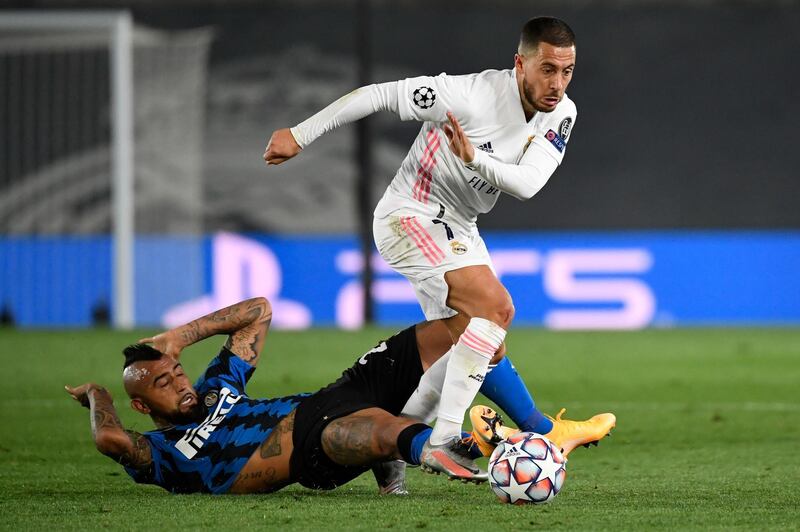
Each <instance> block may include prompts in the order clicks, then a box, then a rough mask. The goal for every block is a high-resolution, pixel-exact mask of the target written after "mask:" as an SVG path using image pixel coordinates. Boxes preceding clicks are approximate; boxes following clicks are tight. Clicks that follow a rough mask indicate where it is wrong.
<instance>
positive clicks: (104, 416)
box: [89, 388, 152, 468]
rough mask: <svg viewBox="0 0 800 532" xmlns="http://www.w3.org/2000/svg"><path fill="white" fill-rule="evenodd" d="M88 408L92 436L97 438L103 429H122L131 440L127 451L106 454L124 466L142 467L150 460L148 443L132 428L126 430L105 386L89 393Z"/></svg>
mask: <svg viewBox="0 0 800 532" xmlns="http://www.w3.org/2000/svg"><path fill="white" fill-rule="evenodd" d="M89 408H90V410H91V414H92V418H91V420H92V436H94V437H95V438H97V436H98V433H99V432H100V431H103V430H115V431H123V432H124V433H125V434H126V435H127V436H128V439H129V440H130V442H131V445H130V447H127V449H128V450H127V451H125V452H122V453H121V454H116V452H114V453H111V452H108V453H106V454H108V456H111V457H112V458H114V459H115V460H116V461H117V462H119V463H120V464H122V465H123V466H125V467H133V468H142V467H144V466H146V465H148V464H150V462H151V461H152V456H151V454H150V444H149V443H148V441H147V438H145V437H144V436H143V435H141V434H139V433H138V432H135V431H132V430H126V429H125V428H124V427H123V426H122V422H121V421H120V419H119V416H118V415H117V411H116V409H115V408H114V403H113V401H112V400H111V394H109V393H108V391H107V390H106V389H105V388H96V389H94V391H93V392H91V393H90V395H89Z"/></svg>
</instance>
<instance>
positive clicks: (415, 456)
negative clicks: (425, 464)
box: [406, 428, 433, 465]
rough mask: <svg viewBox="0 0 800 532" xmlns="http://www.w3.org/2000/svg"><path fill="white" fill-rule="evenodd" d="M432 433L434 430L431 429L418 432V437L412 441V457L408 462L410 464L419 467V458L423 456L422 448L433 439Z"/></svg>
mask: <svg viewBox="0 0 800 532" xmlns="http://www.w3.org/2000/svg"><path fill="white" fill-rule="evenodd" d="M431 432H433V429H431V428H427V429H424V430H422V431H421V432H418V433H417V435H416V436H414V437H413V438H412V439H411V455H410V456H409V459H410V460H406V461H407V462H408V463H409V464H413V465H419V457H420V455H421V454H422V446H423V445H425V442H426V441H428V438H430V437H431Z"/></svg>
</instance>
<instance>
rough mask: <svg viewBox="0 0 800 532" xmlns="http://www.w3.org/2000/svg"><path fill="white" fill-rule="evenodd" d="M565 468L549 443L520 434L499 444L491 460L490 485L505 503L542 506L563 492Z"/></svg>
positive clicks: (555, 449)
mask: <svg viewBox="0 0 800 532" xmlns="http://www.w3.org/2000/svg"><path fill="white" fill-rule="evenodd" d="M566 466H567V460H566V459H565V458H564V456H563V455H562V454H561V451H560V450H559V449H558V448H557V447H556V446H555V445H553V444H552V443H551V442H550V440H548V439H547V438H545V437H544V436H542V435H541V434H536V433H535V432H518V433H517V434H514V435H513V436H511V437H510V438H508V439H507V440H504V441H502V442H500V443H499V444H498V445H497V447H496V448H495V450H494V452H493V453H492V456H491V457H490V458H489V485H490V486H491V487H492V491H494V493H495V495H497V497H498V498H499V499H500V500H501V501H503V502H505V503H509V504H528V503H532V504H541V503H545V502H549V501H550V500H551V499H552V498H553V497H555V496H556V495H558V492H559V491H561V488H562V487H563V486H564V479H565V478H566V476H567V470H566Z"/></svg>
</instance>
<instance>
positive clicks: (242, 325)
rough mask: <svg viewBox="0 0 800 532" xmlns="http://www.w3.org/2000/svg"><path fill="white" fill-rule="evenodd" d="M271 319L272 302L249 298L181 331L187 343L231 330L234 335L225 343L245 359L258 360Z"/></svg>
mask: <svg viewBox="0 0 800 532" xmlns="http://www.w3.org/2000/svg"><path fill="white" fill-rule="evenodd" d="M271 320H272V312H271V309H270V307H269V304H268V303H266V302H265V301H264V300H263V299H261V298H255V299H248V300H247V301H242V302H240V303H237V304H235V305H231V306H230V307H226V308H224V309H220V310H218V311H216V312H212V313H211V314H209V315H208V316H203V317H202V318H198V319H196V320H194V321H192V322H191V323H188V324H186V325H185V326H184V327H183V328H182V330H181V331H180V334H181V339H182V340H183V341H184V343H185V344H186V345H191V344H194V343H196V342H199V341H200V340H203V339H205V338H208V337H209V336H213V335H215V334H224V333H228V334H230V335H231V336H230V337H229V338H228V340H227V341H226V342H225V347H227V348H228V349H230V350H231V351H233V352H234V353H236V354H237V355H238V356H240V357H241V358H242V359H243V360H244V361H245V362H248V363H251V364H255V363H256V361H257V360H258V355H259V350H260V349H259V342H260V341H261V339H262V337H263V333H264V331H265V329H268V328H269V324H270V321H271ZM265 324H266V327H265Z"/></svg>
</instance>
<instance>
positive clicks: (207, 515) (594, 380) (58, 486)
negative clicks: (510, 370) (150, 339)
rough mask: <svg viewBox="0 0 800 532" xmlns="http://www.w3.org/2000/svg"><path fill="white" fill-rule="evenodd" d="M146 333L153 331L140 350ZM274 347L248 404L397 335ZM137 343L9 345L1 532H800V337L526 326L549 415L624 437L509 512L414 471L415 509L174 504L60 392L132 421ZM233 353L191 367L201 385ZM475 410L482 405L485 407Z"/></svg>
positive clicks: (315, 383)
mask: <svg viewBox="0 0 800 532" xmlns="http://www.w3.org/2000/svg"><path fill="white" fill-rule="evenodd" d="M146 332H149V331H141V334H144V333H146ZM387 332H388V331H385V330H366V331H362V332H358V333H350V332H341V331H334V330H313V331H308V332H301V333H288V332H274V333H272V334H271V335H270V337H269V338H268V339H267V345H266V350H265V356H263V357H262V361H261V366H260V367H259V369H258V371H257V372H256V374H255V376H254V377H253V379H252V380H251V383H250V386H249V392H250V395H252V396H255V397H259V396H275V395H281V394H286V393H290V392H298V391H313V390H316V389H318V388H319V387H320V386H322V385H324V384H327V383H328V382H330V381H331V380H333V379H334V378H335V377H337V376H338V375H339V373H340V372H341V370H343V369H344V368H345V367H347V366H349V365H350V364H352V363H353V361H354V360H355V358H357V357H358V356H359V355H361V354H362V353H363V352H365V351H366V350H368V349H369V348H370V347H371V346H372V345H374V343H375V342H376V341H377V340H378V339H380V337H381V336H383V335H385V333H387ZM138 337H139V336H138V334H137V332H133V333H119V332H112V331H73V332H66V331H62V332H46V331H39V332H36V331H29V332H17V331H10V330H2V331H0V345H1V346H2V351H1V353H0V370H2V372H1V373H0V374H2V375H3V377H4V382H3V387H2V390H0V405H2V412H3V421H2V429H0V528H2V529H14V530H20V529H23V530H29V529H30V530H63V529H83V530H86V529H97V528H113V529H139V530H142V529H179V528H180V529H226V530H228V529H230V530H233V529H241V530H251V529H273V530H290V529H300V530H323V529H328V530H342V529H347V530H351V529H396V530H404V529H430V530H515V529H517V528H523V529H526V528H534V527H535V528H544V529H571V530H583V529H593V530H594V529H614V530H618V529H630V530H640V529H647V528H669V529H724V530H727V529H734V528H736V529H755V530H761V529H795V530H797V529H798V527H800V495H798V494H799V493H800V330H798V329H756V330H752V329H716V330H715V329H685V330H650V331H642V332H631V333H554V332H548V331H543V330H532V329H522V328H515V329H513V330H512V331H511V334H510V335H509V347H510V353H511V355H512V358H513V360H514V362H515V364H516V365H517V368H518V369H519V371H520V373H521V375H522V376H523V378H524V379H525V381H526V382H527V384H528V386H529V387H530V388H531V390H532V391H533V394H534V397H535V398H536V399H537V402H538V405H539V406H540V407H541V408H542V409H543V410H544V411H546V412H549V413H555V412H556V411H557V410H558V409H559V408H560V407H562V406H565V407H567V408H568V411H567V414H568V417H571V418H583V417H587V416H590V415H592V414H594V413H596V412H600V411H606V410H610V411H613V412H615V413H616V415H617V418H618V426H617V429H616V430H615V431H614V433H613V437H611V438H610V439H607V440H605V441H603V442H602V443H601V444H600V446H599V447H597V448H591V449H583V448H579V449H576V450H575V451H574V452H573V454H572V455H571V457H570V461H569V465H568V467H567V481H566V484H565V487H564V491H563V492H562V493H561V494H560V495H559V496H558V497H557V498H556V499H555V500H554V501H553V502H552V503H550V504H549V505H544V506H524V507H515V506H505V505H502V504H500V503H499V502H497V500H496V499H495V497H494V495H493V494H492V493H491V490H490V489H489V487H488V486H486V485H483V486H474V485H462V484H460V483H454V482H448V481H446V480H445V479H443V478H442V477H435V476H429V475H425V474H424V473H421V472H420V471H419V470H411V471H410V472H409V475H408V477H409V478H408V486H409V489H410V490H411V495H410V496H409V497H407V498H385V497H379V496H378V495H377V494H376V489H375V486H374V484H373V480H372V478H371V475H369V474H367V475H364V476H362V477H361V478H359V479H357V480H356V481H354V482H352V483H351V484H348V485H346V486H344V487H341V488H339V489H337V490H334V491H332V492H313V491H310V490H306V489H304V488H301V487H299V486H293V487H290V488H287V489H284V490H283V491H280V492H278V493H275V494H272V495H264V496H207V495H191V496H174V495H170V494H168V493H167V492H165V491H163V490H161V489H160V488H157V487H153V486H138V485H135V484H134V483H133V482H132V481H130V480H129V479H128V477H127V475H125V474H124V472H123V471H122V470H121V468H120V467H119V466H117V465H116V464H114V463H113V462H112V461H110V460H109V459H107V458H105V457H104V456H101V455H100V454H99V453H97V451H95V449H94V446H93V444H92V442H91V439H90V431H89V419H88V415H87V411H86V410H84V409H82V408H80V407H79V406H78V405H77V404H76V403H74V402H73V401H72V399H70V398H69V396H68V395H67V394H66V393H65V392H64V390H63V385H64V384H72V385H75V384H80V383H83V382H85V381H89V380H92V381H95V382H98V383H101V384H104V385H106V386H107V387H108V388H109V389H110V390H111V392H112V393H113V394H114V397H115V399H116V403H117V407H118V409H119V411H120V414H121V417H122V419H123V422H125V423H126V425H128V426H130V427H132V428H135V429H137V430H139V431H145V430H148V429H150V428H151V425H150V422H149V420H148V419H146V418H144V417H142V416H139V415H137V414H135V413H134V412H133V411H132V410H130V408H129V407H128V406H127V403H126V401H125V399H124V393H123V391H122V386H121V382H120V370H121V361H122V357H121V355H120V348H121V347H122V346H124V345H126V344H127V343H131V342H132V341H134V340H136V339H137V338H138ZM221 343H222V339H210V340H206V341H205V342H203V343H201V344H198V345H196V346H193V347H192V348H190V349H188V350H187V351H186V352H185V353H184V357H183V361H184V364H185V366H186V369H187V371H188V372H189V374H190V375H192V376H196V375H197V374H198V373H199V372H200V371H201V370H202V368H203V367H204V366H205V364H206V363H207V362H208V360H209V359H210V358H211V357H212V356H213V355H214V354H215V353H216V350H217V348H218V346H219V345H220V344H221ZM479 399H480V398H479Z"/></svg>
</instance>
